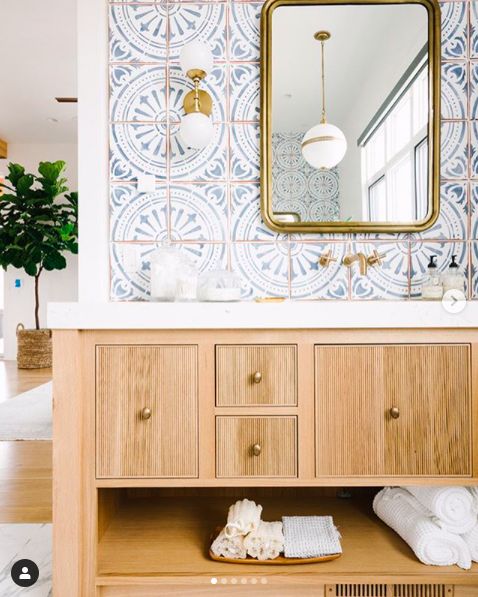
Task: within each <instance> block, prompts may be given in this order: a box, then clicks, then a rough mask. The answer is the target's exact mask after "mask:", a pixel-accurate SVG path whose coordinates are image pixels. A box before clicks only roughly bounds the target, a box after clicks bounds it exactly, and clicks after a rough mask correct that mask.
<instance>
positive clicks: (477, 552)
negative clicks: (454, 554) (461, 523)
mask: <svg viewBox="0 0 478 597" xmlns="http://www.w3.org/2000/svg"><path fill="white" fill-rule="evenodd" d="M463 540H464V541H465V543H466V544H467V545H468V547H469V549H470V552H471V559H472V560H473V561H474V562H478V523H477V524H476V525H475V526H474V527H473V528H472V529H471V531H469V532H468V533H465V534H464V535H463Z"/></svg>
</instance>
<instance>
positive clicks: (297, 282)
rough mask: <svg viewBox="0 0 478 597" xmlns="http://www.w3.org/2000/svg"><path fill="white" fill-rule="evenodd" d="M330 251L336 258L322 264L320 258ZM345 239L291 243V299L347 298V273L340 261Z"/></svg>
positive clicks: (345, 248) (344, 247)
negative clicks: (328, 263) (338, 241)
mask: <svg viewBox="0 0 478 597" xmlns="http://www.w3.org/2000/svg"><path fill="white" fill-rule="evenodd" d="M329 251H330V253H331V256H332V257H333V258H334V259H335V261H334V262H332V263H330V265H329V266H328V267H322V266H321V265H320V264H319V259H320V257H321V256H322V255H324V254H326V253H328V252H329ZM346 252H347V245H346V244H345V243H308V242H307V243H305V242H299V241H292V242H291V245H290V259H291V262H290V268H291V272H290V275H291V297H292V298H294V299H347V298H348V286H349V273H348V271H347V268H345V267H344V266H343V265H342V260H343V258H344V256H345V254H346Z"/></svg>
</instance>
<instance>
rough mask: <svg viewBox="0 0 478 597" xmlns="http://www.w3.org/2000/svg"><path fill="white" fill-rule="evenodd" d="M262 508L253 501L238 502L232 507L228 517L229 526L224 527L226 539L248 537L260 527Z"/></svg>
mask: <svg viewBox="0 0 478 597" xmlns="http://www.w3.org/2000/svg"><path fill="white" fill-rule="evenodd" d="M261 514H262V506H258V505H257V504H256V503H255V502H253V501H251V500H238V501H237V502H236V503H235V504H233V505H232V506H230V508H229V512H228V515H227V524H226V526H225V527H224V533H225V535H226V537H235V536H236V535H247V533H250V532H251V531H254V530H255V529H257V527H258V526H259V523H260V521H261Z"/></svg>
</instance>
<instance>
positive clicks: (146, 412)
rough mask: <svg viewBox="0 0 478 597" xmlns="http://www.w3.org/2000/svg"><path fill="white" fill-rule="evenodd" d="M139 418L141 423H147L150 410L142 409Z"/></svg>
mask: <svg viewBox="0 0 478 597" xmlns="http://www.w3.org/2000/svg"><path fill="white" fill-rule="evenodd" d="M141 418H142V419H143V421H147V420H148V419H150V418H151V409H150V408H148V407H145V408H143V410H142V411H141Z"/></svg>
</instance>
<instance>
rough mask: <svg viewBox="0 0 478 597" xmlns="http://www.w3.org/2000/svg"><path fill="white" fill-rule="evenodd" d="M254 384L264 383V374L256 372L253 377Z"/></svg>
mask: <svg viewBox="0 0 478 597" xmlns="http://www.w3.org/2000/svg"><path fill="white" fill-rule="evenodd" d="M252 379H253V381H254V383H261V381H262V373H261V372H260V371H256V372H255V373H254V375H253V376H252Z"/></svg>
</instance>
